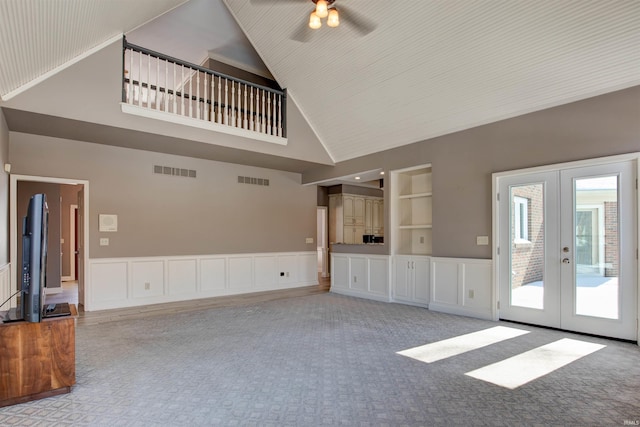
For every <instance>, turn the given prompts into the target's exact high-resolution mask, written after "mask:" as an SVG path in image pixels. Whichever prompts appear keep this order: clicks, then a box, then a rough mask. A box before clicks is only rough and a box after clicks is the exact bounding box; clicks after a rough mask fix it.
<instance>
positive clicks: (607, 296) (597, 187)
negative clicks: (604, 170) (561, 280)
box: [574, 175, 620, 319]
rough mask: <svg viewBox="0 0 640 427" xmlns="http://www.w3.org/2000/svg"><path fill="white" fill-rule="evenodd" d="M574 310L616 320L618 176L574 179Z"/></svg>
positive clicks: (580, 313)
mask: <svg viewBox="0 0 640 427" xmlns="http://www.w3.org/2000/svg"><path fill="white" fill-rule="evenodd" d="M574 188H575V195H574V200H575V211H574V213H575V227H576V229H575V264H574V265H575V284H574V285H575V298H576V302H575V309H576V314H579V315H584V316H593V317H602V318H607V319H618V317H619V301H618V274H619V269H620V265H619V259H620V257H619V244H618V242H619V241H620V239H619V227H618V177H617V176H615V175H614V176H606V177H598V178H583V179H576V180H575V185H574Z"/></svg>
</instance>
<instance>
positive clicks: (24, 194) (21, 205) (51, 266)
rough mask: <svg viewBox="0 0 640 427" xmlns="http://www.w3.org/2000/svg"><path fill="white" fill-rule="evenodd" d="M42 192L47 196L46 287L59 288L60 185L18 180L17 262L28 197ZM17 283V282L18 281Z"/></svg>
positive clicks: (19, 259)
mask: <svg viewBox="0 0 640 427" xmlns="http://www.w3.org/2000/svg"><path fill="white" fill-rule="evenodd" d="M39 193H44V194H46V196H47V206H48V207H49V221H48V233H47V278H46V285H47V288H59V287H60V286H61V282H60V265H61V264H60V185H58V184H51V183H44V182H29V181H18V191H17V194H16V203H17V206H16V210H17V218H18V221H17V224H16V227H17V230H16V231H17V233H16V236H17V238H18V239H17V242H16V243H17V245H18V252H17V254H18V259H17V260H16V262H18V264H17V265H21V264H20V263H21V260H22V218H24V217H25V215H26V214H27V208H28V206H29V199H30V198H31V196H33V195H34V194H39ZM19 273H20V269H18V268H16V274H18V277H20V274H19ZM18 283H19V282H18Z"/></svg>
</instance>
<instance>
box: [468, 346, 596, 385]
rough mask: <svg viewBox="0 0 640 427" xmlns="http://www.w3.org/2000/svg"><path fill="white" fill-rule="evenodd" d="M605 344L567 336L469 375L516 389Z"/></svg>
mask: <svg viewBox="0 0 640 427" xmlns="http://www.w3.org/2000/svg"><path fill="white" fill-rule="evenodd" d="M604 347H606V346H605V345H600V344H594V343H590V342H585V341H578V340H572V339H569V338H563V339H561V340H559V341H555V342H552V343H550V344H547V345H543V346H542V347H538V348H534V349H533V350H529V351H527V352H524V353H522V354H518V355H517V356H513V357H510V358H509V359H505V360H502V361H500V362H497V363H493V364H491V365H487V366H485V367H483V368H480V369H476V370H474V371H470V372H467V373H466V374H465V375H468V376H470V377H473V378H477V379H479V380H483V381H486V382H490V383H492V384H496V385H499V386H501V387H506V388H509V389H515V388H517V387H520V386H521V385H524V384H526V383H528V382H530V381H533V380H535V379H536V378H540V377H543V376H545V375H547V374H550V373H551V372H553V371H555V370H556V369H559V368H561V367H563V366H565V365H568V364H569V363H571V362H575V361H576V360H578V359H580V358H582V357H584V356H587V355H589V354H591V353H594V352H596V351H598V350H601V349H603V348H604Z"/></svg>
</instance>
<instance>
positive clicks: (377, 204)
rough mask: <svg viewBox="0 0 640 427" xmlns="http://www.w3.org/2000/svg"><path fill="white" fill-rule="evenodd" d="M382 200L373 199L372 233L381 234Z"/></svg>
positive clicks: (382, 223) (382, 225)
mask: <svg viewBox="0 0 640 427" xmlns="http://www.w3.org/2000/svg"><path fill="white" fill-rule="evenodd" d="M383 216H384V202H383V201H382V200H374V201H373V230H374V234H382V229H383V227H384V218H383Z"/></svg>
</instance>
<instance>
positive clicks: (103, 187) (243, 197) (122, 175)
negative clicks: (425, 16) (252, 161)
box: [10, 132, 317, 258]
mask: <svg viewBox="0 0 640 427" xmlns="http://www.w3.org/2000/svg"><path fill="white" fill-rule="evenodd" d="M10 159H11V162H12V163H13V167H14V172H15V173H18V174H24V175H41V176H49V177H62V178H73V179H82V180H88V181H90V185H89V210H90V211H89V221H90V232H89V238H90V245H89V254H90V257H91V258H111V257H135V256H171V255H198V254H216V253H224V254H228V253H254V252H285V251H309V250H313V251H315V249H316V247H315V243H314V244H307V243H305V238H306V237H314V242H315V235H316V199H317V197H316V196H317V194H316V187H315V186H302V185H301V183H300V181H301V176H300V174H296V173H290V172H280V171H275V170H270V169H262V168H256V167H250V166H239V165H233V164H228V163H220V162H214V161H209V160H201V159H193V158H188V157H180V156H174V155H168V154H160V153H151V152H146V151H140V150H132V149H126V148H118V147H110V146H105V145H99V144H90V143H84V142H78V141H72V140H64V139H57V138H51V137H43V136H37V135H31V134H23V133H16V132H11V133H10ZM154 165H162V166H172V167H178V168H186V169H194V170H196V171H197V178H195V179H194V178H182V177H172V176H165V175H156V174H153V173H152V170H153V166H154ZM239 175H242V176H249V177H255V178H267V179H269V181H270V185H269V186H258V185H252V184H239V183H238V176H239ZM99 214H116V215H118V231H117V232H112V233H106V232H103V233H101V232H99V230H98V216H99ZM101 237H107V238H109V239H110V245H109V246H99V239H100V238H101Z"/></svg>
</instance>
